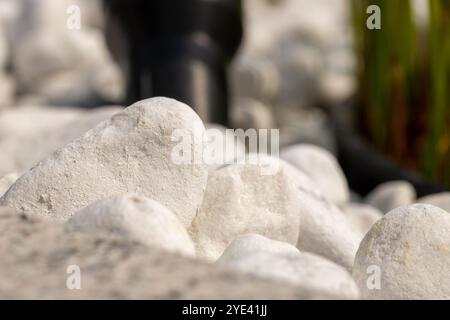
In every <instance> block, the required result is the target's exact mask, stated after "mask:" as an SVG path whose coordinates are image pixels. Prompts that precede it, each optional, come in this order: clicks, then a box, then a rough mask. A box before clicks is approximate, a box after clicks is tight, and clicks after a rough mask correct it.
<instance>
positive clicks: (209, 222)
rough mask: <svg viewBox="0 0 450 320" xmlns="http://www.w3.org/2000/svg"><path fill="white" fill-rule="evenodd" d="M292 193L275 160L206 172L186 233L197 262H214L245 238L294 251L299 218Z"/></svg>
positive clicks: (282, 170) (283, 172)
mask: <svg viewBox="0 0 450 320" xmlns="http://www.w3.org/2000/svg"><path fill="white" fill-rule="evenodd" d="M252 162H253V161H252ZM296 193H297V192H296V189H295V187H294V184H293V182H292V181H291V179H290V178H289V177H288V175H287V171H286V169H285V168H284V166H283V164H282V163H281V162H279V161H278V159H275V158H266V159H265V161H256V162H253V163H250V161H247V162H246V163H240V164H235V165H229V166H226V167H224V168H222V169H219V170H216V171H213V172H210V174H209V178H208V184H207V188H206V192H205V197H204V199H203V203H202V206H201V209H200V211H199V213H198V214H197V216H196V217H195V220H194V222H193V225H192V228H191V230H190V231H191V234H192V236H193V240H194V242H195V243H196V246H197V255H198V257H201V258H205V259H208V260H212V261H214V260H216V259H217V258H218V257H219V256H220V255H221V254H222V252H223V251H224V250H225V248H226V247H227V246H228V245H229V244H230V243H231V242H232V241H233V240H234V239H235V238H236V237H238V236H240V235H244V234H248V233H257V234H261V235H263V236H266V237H269V238H271V239H274V240H280V241H285V242H288V243H291V244H294V245H295V243H296V241H297V238H298V233H299V217H300V212H299V209H298V204H297V198H296Z"/></svg>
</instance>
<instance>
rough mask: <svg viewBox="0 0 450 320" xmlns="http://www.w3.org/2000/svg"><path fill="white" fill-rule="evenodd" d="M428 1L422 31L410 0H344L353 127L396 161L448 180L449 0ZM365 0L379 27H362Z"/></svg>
mask: <svg viewBox="0 0 450 320" xmlns="http://www.w3.org/2000/svg"><path fill="white" fill-rule="evenodd" d="M429 1H430V25H429V30H428V33H427V34H425V36H422V37H421V35H422V34H421V30H418V28H417V26H416V24H415V21H414V12H413V7H412V4H411V1H410V0H372V1H370V0H351V6H352V13H353V15H352V17H353V25H354V31H355V40H356V49H357V52H358V56H359V66H360V68H359V70H360V73H359V80H360V81H359V83H360V90H359V103H358V105H359V106H360V107H361V108H360V117H361V120H362V121H361V122H360V123H361V124H362V125H361V128H360V129H361V132H362V133H363V134H364V135H365V136H366V137H367V139H368V140H369V141H370V142H371V143H372V144H373V145H374V146H375V147H376V148H377V149H378V150H380V151H382V152H384V153H385V154H387V155H389V156H390V157H392V158H393V159H395V160H396V161H397V162H399V163H401V164H403V165H404V166H407V167H409V168H412V169H416V170H420V169H422V171H424V172H425V173H426V174H428V175H429V176H430V177H432V178H434V179H435V180H437V181H440V182H444V180H445V179H446V182H447V183H448V184H449V185H450V173H449V171H450V170H449V167H450V154H449V152H450V135H449V134H450V132H449V131H450V130H449V126H450V121H449V120H450V118H449V117H450V105H449V91H450V86H449V84H450V83H449V67H450V65H449V64H450V60H449V58H450V51H449V50H450V20H449V17H450V16H449V14H450V1H448V0H429ZM370 5H378V6H379V7H380V9H381V19H382V20H381V22H382V26H381V30H369V29H368V28H367V26H366V19H367V18H368V14H367V13H366V10H367V8H368V7H369V6H370ZM427 35H428V37H427ZM446 175H447V177H446Z"/></svg>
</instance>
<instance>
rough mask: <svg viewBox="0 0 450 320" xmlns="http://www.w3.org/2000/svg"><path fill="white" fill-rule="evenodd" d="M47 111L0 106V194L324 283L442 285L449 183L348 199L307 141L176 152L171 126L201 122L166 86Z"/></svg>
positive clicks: (420, 289) (364, 288) (413, 288)
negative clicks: (124, 104) (204, 157)
mask: <svg viewBox="0 0 450 320" xmlns="http://www.w3.org/2000/svg"><path fill="white" fill-rule="evenodd" d="M57 110H58V111H56V110H53V109H51V108H50V110H49V109H32V110H27V109H25V110H23V109H9V110H6V111H4V112H3V113H0V146H1V147H0V149H1V150H2V152H1V159H0V172H1V175H2V176H3V175H4V177H3V178H1V179H0V194H2V196H1V198H0V206H4V207H10V208H13V209H15V210H17V211H18V212H20V213H22V214H24V215H25V216H28V217H39V218H40V219H44V220H48V221H50V222H51V223H54V224H64V225H67V226H70V227H71V228H74V229H75V230H77V232H81V233H83V234H84V233H88V234H89V233H97V232H106V233H112V234H115V235H117V236H118V237H123V238H127V239H131V240H132V241H135V242H137V243H140V244H141V245H143V246H148V247H151V248H158V249H160V250H163V251H165V252H167V254H169V252H172V253H175V254H178V255H182V256H184V257H187V259H197V260H198V261H204V263H208V264H212V265H213V266H214V268H225V269H228V270H230V272H238V273H246V274H250V275H252V276H256V277H259V278H263V279H270V280H272V281H274V282H277V283H282V284H285V285H288V286H294V287H295V288H297V290H299V291H302V292H311V293H314V294H317V293H319V294H321V296H326V297H334V298H342V299H359V298H363V299H373V298H375V299H377V298H380V299H396V298H400V299H407V298H440V299H448V298H450V277H448V274H449V272H450V232H449V231H450V214H449V213H448V212H447V211H450V194H448V193H447V194H439V195H434V196H431V197H427V198H423V199H416V195H415V192H414V189H413V188H412V186H410V185H409V184H408V183H406V182H401V181H399V182H390V183H387V184H385V185H381V186H379V187H378V188H376V189H375V190H374V191H373V192H372V193H371V194H370V195H369V196H367V198H365V199H359V200H352V197H351V192H350V190H349V187H348V185H347V181H346V180H345V177H344V175H343V173H342V171H341V169H340V167H339V165H338V164H337V161H336V160H335V158H334V157H333V156H332V155H331V154H330V153H329V152H327V151H325V150H323V149H321V148H319V147H316V146H313V145H307V144H300V145H295V146H291V147H288V148H286V149H283V150H281V154H280V158H281V159H279V158H276V157H271V156H269V155H249V156H248V157H246V158H245V161H242V159H241V161H239V159H233V156H231V157H230V155H226V157H224V158H226V159H227V161H226V162H230V163H223V165H220V166H210V165H207V164H206V163H204V162H202V161H200V162H199V161H195V162H192V163H181V164H180V163H177V162H176V161H174V150H175V149H176V146H177V145H178V143H179V141H177V140H176V139H174V136H173V133H174V131H175V130H183V132H187V133H189V134H192V135H198V134H204V133H205V124H204V123H203V122H202V121H201V120H200V118H199V117H198V116H197V114H196V113H195V112H194V111H193V110H192V109H191V108H190V107H189V106H187V105H185V104H183V103H180V102H178V101H175V100H172V99H167V98H152V99H148V100H144V101H140V102H137V103H135V104H133V105H132V106H130V107H128V108H125V109H124V110H122V109H119V108H105V109H100V110H97V111H92V112H86V111H80V110H75V109H57ZM36 119H42V121H36ZM20 123H22V124H23V125H19V124H20ZM3 124H4V125H5V126H3ZM44 124H45V125H44ZM7 125H9V127H7ZM212 126H213V125H212V124H206V127H212ZM199 141H200V142H199ZM234 141H235V143H236V144H239V147H238V148H242V144H241V143H238V142H237V141H236V140H234ZM185 143H186V141H185ZM207 143H208V141H206V142H205V141H204V140H196V139H192V140H188V150H189V152H191V153H192V155H193V156H194V157H195V156H201V153H203V151H204V150H205V148H206V147H207V146H206V144H207ZM8 146H9V147H8ZM219 147H223V146H222V145H219ZM225 150H227V149H225ZM240 156H241V155H240ZM240 156H238V158H239V157H240ZM230 159H231V161H230ZM251 159H253V160H255V159H257V160H256V161H250V160H251ZM30 168H31V169H30ZM268 169H271V170H268ZM268 172H269V173H270V174H268ZM353 198H354V197H353ZM414 203H421V204H414ZM445 210H447V211H445ZM383 215H384V216H383ZM41 245H44V246H45V244H41ZM0 267H1V262H0ZM180 267H181V266H180ZM238 285H239V284H238V283H237V284H236V286H238ZM123 290H126V286H125V287H124V288H123ZM314 294H313V296H314Z"/></svg>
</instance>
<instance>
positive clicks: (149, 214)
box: [68, 194, 195, 257]
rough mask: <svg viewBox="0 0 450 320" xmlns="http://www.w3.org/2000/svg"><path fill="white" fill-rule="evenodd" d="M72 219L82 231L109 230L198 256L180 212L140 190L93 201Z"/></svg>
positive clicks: (156, 245)
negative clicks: (148, 196)
mask: <svg viewBox="0 0 450 320" xmlns="http://www.w3.org/2000/svg"><path fill="white" fill-rule="evenodd" d="M68 223H69V224H70V225H72V226H74V227H76V228H77V229H80V230H82V231H87V232H97V231H98V230H105V231H108V232H113V233H117V234H120V235H122V236H126V237H129V238H130V239H133V240H136V241H138V242H140V243H142V244H145V245H148V246H151V247H156V248H160V249H164V250H168V251H173V252H177V253H180V254H184V255H187V256H192V257H193V256H195V246H194V243H193V242H192V240H191V238H190V237H189V235H188V233H187V231H186V228H185V227H183V225H182V224H181V222H180V221H179V220H178V218H177V217H176V215H175V214H174V213H173V212H171V211H170V210H169V209H167V208H166V207H164V206H163V205H161V204H160V203H158V202H156V201H154V200H151V199H148V198H146V197H144V196H141V195H138V194H128V195H123V196H119V197H113V198H109V199H105V200H101V201H98V202H96V203H93V204H91V205H90V206H87V207H86V208H84V209H81V210H80V211H77V212H76V213H75V214H74V215H73V216H72V217H71V218H70V219H69V221H68Z"/></svg>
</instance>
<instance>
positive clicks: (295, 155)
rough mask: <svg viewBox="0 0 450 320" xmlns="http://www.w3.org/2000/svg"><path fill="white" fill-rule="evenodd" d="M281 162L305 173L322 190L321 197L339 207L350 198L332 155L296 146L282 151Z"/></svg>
mask: <svg viewBox="0 0 450 320" xmlns="http://www.w3.org/2000/svg"><path fill="white" fill-rule="evenodd" d="M280 156H281V158H282V159H283V160H285V161H287V162H289V163H290V164H292V165H293V166H294V167H296V168H297V169H299V170H301V171H303V172H305V173H306V174H307V175H308V176H309V177H311V179H312V180H313V181H314V182H315V183H316V184H317V186H318V187H319V188H320V189H321V190H322V193H323V195H324V196H325V197H326V198H327V199H328V200H330V201H331V202H333V203H334V204H336V205H337V206H339V207H341V208H342V207H344V206H345V205H346V204H347V203H348V201H349V198H350V191H349V188H348V184H347V180H346V178H345V175H344V173H343V172H342V169H341V168H340V166H339V164H338V162H337V161H336V159H335V158H334V156H333V155H332V154H330V153H329V152H328V151H326V150H324V149H322V148H319V147H317V146H314V145H309V144H298V145H294V146H290V147H287V148H285V149H283V150H282V151H281V153H280Z"/></svg>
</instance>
